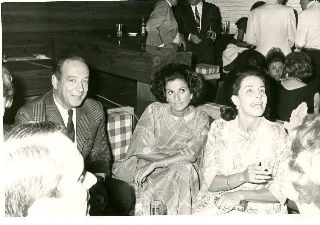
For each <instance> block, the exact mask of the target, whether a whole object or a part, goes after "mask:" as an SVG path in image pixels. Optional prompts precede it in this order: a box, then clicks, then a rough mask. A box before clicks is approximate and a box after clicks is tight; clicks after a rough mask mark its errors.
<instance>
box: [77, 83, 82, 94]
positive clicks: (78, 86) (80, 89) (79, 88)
mask: <svg viewBox="0 0 320 225" xmlns="http://www.w3.org/2000/svg"><path fill="white" fill-rule="evenodd" d="M77 91H80V92H83V91H84V84H83V83H82V82H79V83H78V84H77Z"/></svg>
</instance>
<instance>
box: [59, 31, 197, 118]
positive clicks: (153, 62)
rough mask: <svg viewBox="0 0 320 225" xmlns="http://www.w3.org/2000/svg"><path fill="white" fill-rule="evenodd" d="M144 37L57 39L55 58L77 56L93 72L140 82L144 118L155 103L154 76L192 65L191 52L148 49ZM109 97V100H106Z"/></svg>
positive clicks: (139, 98)
mask: <svg viewBox="0 0 320 225" xmlns="http://www.w3.org/2000/svg"><path fill="white" fill-rule="evenodd" d="M144 41H145V40H144V39H143V38H141V37H123V38H113V37H105V38H97V39H95V40H93V39H75V38H57V39H56V40H55V55H56V57H61V56H63V55H68V54H71V53H73V54H77V55H80V56H81V57H83V58H85V60H86V61H87V63H88V65H89V67H90V68H92V69H95V70H98V71H102V72H105V73H106V74H112V75H116V76H119V77H123V78H128V79H131V80H135V81H136V82H137V85H136V88H137V96H136V98H137V105H136V107H137V108H136V112H137V113H138V115H140V114H141V113H142V112H143V110H144V109H145V107H146V105H148V104H149V103H150V102H152V101H154V98H153V96H152V95H151V93H150V82H151V78H152V76H153V75H154V74H155V73H156V72H157V71H158V70H160V69H161V68H162V67H163V66H165V65H167V64H170V63H182V64H186V65H189V66H190V65H191V52H175V51H173V50H171V49H166V48H158V47H152V46H146V47H145V48H144V46H143V44H142V43H145V42H144ZM105 97H108V96H105Z"/></svg>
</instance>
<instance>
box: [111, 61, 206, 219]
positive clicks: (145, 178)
mask: <svg viewBox="0 0 320 225" xmlns="http://www.w3.org/2000/svg"><path fill="white" fill-rule="evenodd" d="M203 85H204V81H203V78H202V77H201V76H200V75H198V74H196V73H195V72H193V71H192V70H191V69H190V68H189V67H188V66H186V65H176V64H172V65H168V66H166V67H164V68H163V69H162V70H161V71H160V72H159V73H158V74H157V75H156V77H155V79H154V80H153V81H152V85H151V91H152V93H153V95H154V96H155V97H156V98H157V100H158V101H159V102H155V103H152V104H151V105H149V106H148V107H147V108H146V110H145V111H144V113H143V115H142V116H141V118H140V120H139V122H138V124H137V126H136V128H135V131H134V133H133V137H132V139H131V142H130V146H129V149H128V153H127V155H126V158H125V161H124V163H123V165H122V167H121V168H120V169H119V171H117V172H116V175H117V177H118V178H120V179H124V180H126V181H127V182H132V183H133V185H135V186H139V187H140V188H139V189H140V190H139V191H138V192H136V193H137V195H138V196H140V199H138V201H139V200H141V202H142V207H141V209H139V210H141V212H140V213H139V212H137V209H136V214H137V213H138V214H140V215H141V213H142V214H143V215H149V214H150V202H151V201H152V200H155V199H156V200H162V201H163V202H164V203H165V204H166V206H167V213H168V214H169V215H175V214H191V199H192V197H193V196H194V195H195V194H196V193H197V192H198V191H199V188H200V184H199V172H198V171H199V164H200V161H201V159H202V156H203V148H204V145H205V143H206V139H207V135H208V130H209V117H208V115H207V114H206V113H205V112H204V111H203V110H202V107H195V106H193V105H194V104H196V103H197V102H198V100H200V97H201V96H202V93H203Z"/></svg>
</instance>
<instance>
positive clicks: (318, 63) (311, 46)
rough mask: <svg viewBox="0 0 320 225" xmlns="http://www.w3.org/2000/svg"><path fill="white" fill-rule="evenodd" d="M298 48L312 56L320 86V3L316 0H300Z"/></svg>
mask: <svg viewBox="0 0 320 225" xmlns="http://www.w3.org/2000/svg"><path fill="white" fill-rule="evenodd" d="M300 5H301V8H302V10H303V11H302V12H301V13H300V14H299V19H298V21H299V22H298V28H297V35H296V39H295V44H296V48H297V49H298V50H302V51H304V52H305V53H306V54H308V55H309V56H310V57H311V60H312V66H313V70H314V75H315V78H316V80H317V82H318V85H319V86H320V3H319V2H318V1H314V0H300Z"/></svg>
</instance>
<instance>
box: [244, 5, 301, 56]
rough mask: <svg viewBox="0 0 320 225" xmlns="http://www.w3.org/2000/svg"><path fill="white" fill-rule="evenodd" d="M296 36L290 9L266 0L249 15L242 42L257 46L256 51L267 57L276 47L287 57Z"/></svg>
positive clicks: (294, 23) (292, 14) (294, 22)
mask: <svg viewBox="0 0 320 225" xmlns="http://www.w3.org/2000/svg"><path fill="white" fill-rule="evenodd" d="M295 36H296V18H295V15H294V11H293V9H292V8H291V7H289V6H285V5H281V4H279V3H277V1H275V0H268V1H267V2H266V4H264V5H263V6H260V7H258V8H256V9H254V10H252V11H251V12H250V13H249V16H248V23H247V31H246V37H245V38H244V41H246V42H247V43H249V44H252V45H255V46H257V51H259V52H261V53H262V54H263V55H265V56H266V55H267V53H268V51H269V50H270V49H271V48H273V47H278V48H280V49H281V50H282V52H283V53H284V54H285V55H287V54H288V53H290V52H291V47H292V46H293V45H294V41H295Z"/></svg>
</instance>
